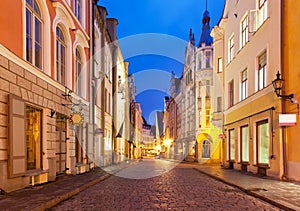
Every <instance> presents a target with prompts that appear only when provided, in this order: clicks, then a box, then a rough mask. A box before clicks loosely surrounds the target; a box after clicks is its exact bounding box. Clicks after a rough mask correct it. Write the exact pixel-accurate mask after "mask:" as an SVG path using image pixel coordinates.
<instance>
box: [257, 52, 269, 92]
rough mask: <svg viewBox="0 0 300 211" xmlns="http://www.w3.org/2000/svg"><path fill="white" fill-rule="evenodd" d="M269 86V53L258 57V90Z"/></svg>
mask: <svg viewBox="0 0 300 211" xmlns="http://www.w3.org/2000/svg"><path fill="white" fill-rule="evenodd" d="M266 86H267V52H266V51H264V52H263V53H262V54H261V55H260V56H259V57H258V90H261V89H263V88H265V87H266Z"/></svg>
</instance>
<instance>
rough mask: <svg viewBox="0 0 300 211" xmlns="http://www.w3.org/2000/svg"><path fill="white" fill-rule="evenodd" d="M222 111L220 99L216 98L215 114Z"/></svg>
mask: <svg viewBox="0 0 300 211" xmlns="http://www.w3.org/2000/svg"><path fill="white" fill-rule="evenodd" d="M221 111H222V97H218V98H217V112H221Z"/></svg>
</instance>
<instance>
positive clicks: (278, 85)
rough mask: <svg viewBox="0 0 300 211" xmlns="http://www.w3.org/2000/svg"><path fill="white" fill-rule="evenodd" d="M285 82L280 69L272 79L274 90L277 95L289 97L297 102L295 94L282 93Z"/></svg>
mask: <svg viewBox="0 0 300 211" xmlns="http://www.w3.org/2000/svg"><path fill="white" fill-rule="evenodd" d="M283 82H284V79H282V78H281V74H280V73H279V71H278V72H277V74H276V79H275V80H273V81H272V84H273V88H274V91H275V93H276V95H277V97H281V98H283V99H289V100H290V101H291V102H292V103H297V101H296V100H295V98H294V94H289V95H282V94H281V90H282V87H283Z"/></svg>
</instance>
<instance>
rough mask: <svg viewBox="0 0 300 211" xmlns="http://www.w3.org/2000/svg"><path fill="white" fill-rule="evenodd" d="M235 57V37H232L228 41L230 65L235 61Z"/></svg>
mask: <svg viewBox="0 0 300 211" xmlns="http://www.w3.org/2000/svg"><path fill="white" fill-rule="evenodd" d="M233 57H234V37H233V36H231V37H230V38H229V41H228V63H229V62H231V61H232V60H233Z"/></svg>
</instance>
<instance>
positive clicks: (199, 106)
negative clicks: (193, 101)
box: [198, 97, 202, 110]
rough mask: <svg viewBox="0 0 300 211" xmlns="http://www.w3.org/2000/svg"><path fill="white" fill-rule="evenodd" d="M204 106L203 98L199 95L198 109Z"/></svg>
mask: <svg viewBox="0 0 300 211" xmlns="http://www.w3.org/2000/svg"><path fill="white" fill-rule="evenodd" d="M201 108H202V98H201V97H198V110H201Z"/></svg>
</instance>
